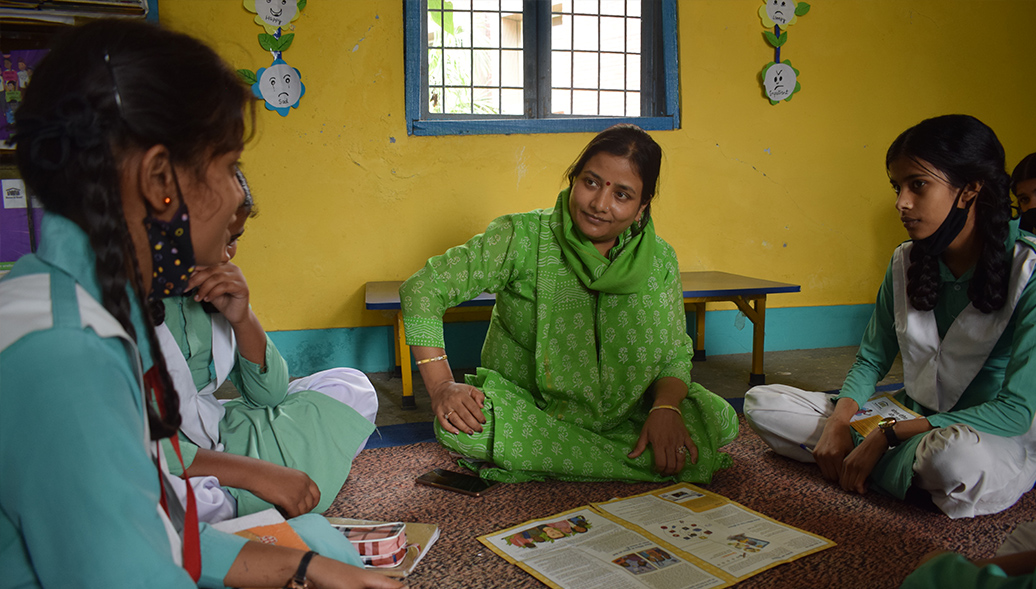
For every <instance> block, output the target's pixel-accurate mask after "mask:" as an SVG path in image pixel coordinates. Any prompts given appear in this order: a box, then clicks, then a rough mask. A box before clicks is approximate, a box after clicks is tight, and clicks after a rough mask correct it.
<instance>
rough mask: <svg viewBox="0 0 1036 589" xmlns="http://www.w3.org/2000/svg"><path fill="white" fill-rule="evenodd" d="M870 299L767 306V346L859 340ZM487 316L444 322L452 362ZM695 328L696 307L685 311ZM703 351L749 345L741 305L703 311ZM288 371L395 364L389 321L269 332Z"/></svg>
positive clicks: (474, 340)
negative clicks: (821, 304)
mask: <svg viewBox="0 0 1036 589" xmlns="http://www.w3.org/2000/svg"><path fill="white" fill-rule="evenodd" d="M873 310H874V305H838V306H829V307H796V308H787V309H768V310H767V311H766V351H778V350H809V349H814V348H834V347H840V346H855V345H859V343H860V339H861V338H862V337H863V330H864V328H866V326H867V321H868V320H869V319H870V316H871V313H872V312H873ZM488 325H489V324H488V322H485V321H476V322H471V323H447V324H446V332H445V333H446V349H447V350H448V351H449V354H450V365H451V366H452V367H453V368H473V367H475V366H478V364H479V354H480V352H481V350H482V341H483V340H484V339H485V336H486V329H487V328H488ZM687 325H688V330H689V332H690V333H691V334H693V333H694V331H695V330H694V313H691V314H689V315H688V317H687ZM705 338H706V340H705V351H706V353H707V354H708V355H709V356H723V355H726V354H746V353H748V352H751V351H752V322H751V321H749V320H748V319H747V318H746V317H744V316H743V315H742V314H741V313H740V312H739V311H733V310H731V311H709V312H707V313H706V314H705ZM270 339H272V340H273V342H274V344H275V345H276V346H277V349H278V350H280V352H281V355H283V356H284V359H285V360H287V362H288V369H289V371H290V372H291V375H292V376H302V375H306V374H312V373H314V372H319V371H321V370H326V369H328V368H333V367H335V366H350V367H352V368H357V369H359V370H362V371H364V372H389V371H391V370H393V369H394V368H395V352H394V350H393V344H392V339H393V336H392V328H391V327H352V328H341V329H308V330H301V331H276V332H271V333H270Z"/></svg>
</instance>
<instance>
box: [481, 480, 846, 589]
mask: <svg viewBox="0 0 1036 589" xmlns="http://www.w3.org/2000/svg"><path fill="white" fill-rule="evenodd" d="M479 541H480V542H482V543H483V544H485V545H486V546H487V547H489V548H490V549H491V550H493V551H494V552H496V553H497V554H499V555H500V556H502V557H503V558H505V559H506V560H508V561H509V562H511V563H513V564H516V565H518V566H519V567H521V568H522V569H524V570H526V571H527V572H529V573H531V574H532V575H533V576H535V577H536V578H537V579H539V580H541V581H543V582H544V583H546V584H547V585H548V586H550V587H554V588H555V589H583V588H589V587H622V588H624V589H625V588H641V587H646V588H657V589H677V588H687V589H704V588H707V587H708V588H711V587H727V586H729V585H733V584H734V583H737V582H739V581H743V580H745V579H747V578H748V577H751V576H752V575H756V574H758V573H761V572H763V571H765V570H766V569H769V568H772V567H775V566H777V565H780V564H783V563H786V562H791V561H793V560H796V559H798V558H802V557H803V556H806V555H809V554H813V553H814V552H819V551H821V550H824V549H827V548H830V547H832V546H834V545H835V543H834V542H832V541H831V540H828V539H826V538H823V537H821V536H818V535H816V534H811V533H809V532H806V531H804V530H800V529H798V528H794V527H792V526H788V525H785V524H782V523H780V522H778V521H776V520H774V519H771V518H769V517H767V516H765V515H763V514H761V513H758V512H756V511H753V510H751V509H748V508H747V507H744V506H743V505H740V504H738V503H735V502H733V501H730V500H729V499H727V498H725V497H722V496H720V495H716V494H715V493H710V492H708V491H705V490H704V489H701V488H699V487H696V486H694V485H689V484H686V483H680V484H676V485H672V486H670V487H666V488H664V489H658V490H655V491H651V492H649V493H643V494H640V495H634V496H632V497H626V498H622V499H613V500H611V501H605V502H603V503H594V504H591V505H587V506H584V507H579V508H576V509H573V510H570V511H566V512H564V513H559V514H557V515H554V516H551V517H547V518H542V519H536V520H531V521H527V522H525V523H523V524H521V525H518V526H514V527H511V528H508V529H506V530H501V531H499V532H495V533H493V534H487V535H485V536H481V537H479Z"/></svg>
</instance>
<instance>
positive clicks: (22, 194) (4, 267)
mask: <svg viewBox="0 0 1036 589" xmlns="http://www.w3.org/2000/svg"><path fill="white" fill-rule="evenodd" d="M0 192H3V199H4V204H3V206H2V208H0V276H3V275H4V274H7V272H8V270H10V269H11V266H14V263H15V262H16V261H17V260H18V258H20V257H22V256H24V255H25V254H28V253H31V252H34V251H36V246H37V245H38V242H37V240H38V239H39V235H40V221H41V220H42V219H43V209H42V205H41V204H40V203H39V201H37V200H36V199H35V198H31V197H30V196H29V194H28V193H27V191H26V190H25V182H23V181H22V180H20V179H12V178H5V179H3V180H0Z"/></svg>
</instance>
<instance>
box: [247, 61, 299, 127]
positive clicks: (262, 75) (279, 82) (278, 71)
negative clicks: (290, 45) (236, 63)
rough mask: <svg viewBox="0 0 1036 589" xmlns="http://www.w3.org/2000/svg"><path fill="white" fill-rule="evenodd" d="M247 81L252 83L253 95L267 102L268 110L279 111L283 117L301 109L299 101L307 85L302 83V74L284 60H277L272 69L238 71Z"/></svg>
mask: <svg viewBox="0 0 1036 589" xmlns="http://www.w3.org/2000/svg"><path fill="white" fill-rule="evenodd" d="M237 73H238V75H240V76H241V77H242V78H243V79H244V80H245V81H247V82H251V83H252V94H254V95H255V97H256V98H261V99H263V100H264V101H266V110H273V111H277V114H279V115H281V116H282V117H286V116H288V112H289V110H290V109H292V108H298V107H299V100H300V99H301V98H302V96H303V95H304V94H305V93H306V85H305V84H303V83H302V74H301V73H300V72H299V70H297V69H295V68H293V67H291V66H290V65H288V64H287V63H285V62H284V60H283V59H275V60H273V63H272V64H270V67H264V68H259V71H257V72H255V73H252V72H251V71H250V70H237Z"/></svg>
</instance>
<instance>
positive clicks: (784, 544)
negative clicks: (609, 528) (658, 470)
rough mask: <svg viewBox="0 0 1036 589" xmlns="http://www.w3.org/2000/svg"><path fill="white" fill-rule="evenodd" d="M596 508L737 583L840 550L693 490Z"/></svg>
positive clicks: (670, 490)
mask: <svg viewBox="0 0 1036 589" xmlns="http://www.w3.org/2000/svg"><path fill="white" fill-rule="evenodd" d="M594 507H595V508H596V509H599V510H601V511H603V512H605V513H609V514H612V515H613V516H615V517H617V518H620V519H622V520H624V521H626V522H629V524H631V525H632V526H633V527H634V528H636V529H638V530H640V531H642V532H644V533H645V534H646V535H647V536H648V537H654V538H656V539H658V540H660V541H661V542H662V543H663V544H664V545H667V546H671V547H672V548H675V549H676V552H677V553H680V552H686V553H687V554H688V555H690V556H691V557H693V559H696V561H697V564H698V565H699V566H701V567H702V568H703V569H704V570H706V571H709V572H712V573H714V574H716V575H718V576H721V577H725V576H728V575H729V577H731V579H730V581H732V582H737V581H742V580H744V579H746V578H748V577H750V576H752V575H754V574H756V573H759V572H761V571H763V570H766V569H768V568H771V567H774V566H777V565H778V564H781V563H785V562H790V561H792V560H795V559H797V558H800V557H802V556H805V555H807V554H812V553H814V552H818V551H820V550H824V549H825V548H830V547H831V546H834V545H835V544H834V542H832V541H830V540H828V539H826V538H822V537H820V536H817V535H815V534H810V533H809V532H805V531H803V530H799V529H797V528H793V527H791V526H788V525H785V524H782V523H780V522H777V521H775V520H773V519H771V518H769V517H766V516H765V515H762V514H760V513H757V512H755V511H752V510H751V509H748V508H746V507H744V506H742V505H739V504H737V503H734V502H733V501H730V500H729V499H726V498H725V497H722V496H720V495H716V494H714V493H709V492H708V491H705V490H703V489H700V488H698V487H695V486H693V485H688V484H678V485H673V486H671V487H666V488H665V489H660V490H657V491H652V492H650V493H645V494H642V495H636V496H633V497H628V498H625V499H615V500H612V501H608V502H604V503H598V504H594ZM692 561H693V560H692Z"/></svg>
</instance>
